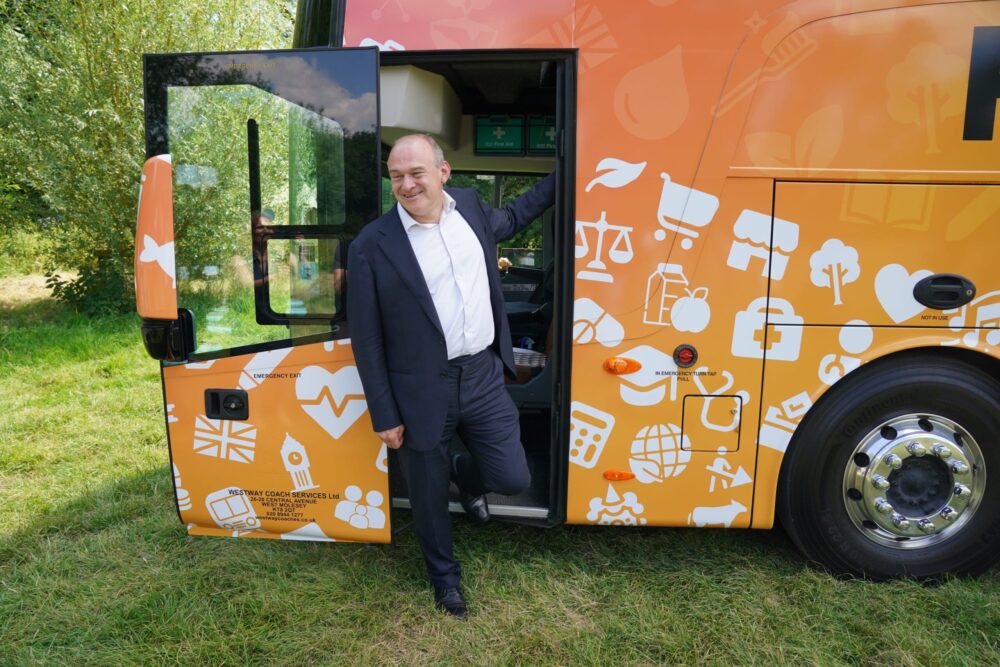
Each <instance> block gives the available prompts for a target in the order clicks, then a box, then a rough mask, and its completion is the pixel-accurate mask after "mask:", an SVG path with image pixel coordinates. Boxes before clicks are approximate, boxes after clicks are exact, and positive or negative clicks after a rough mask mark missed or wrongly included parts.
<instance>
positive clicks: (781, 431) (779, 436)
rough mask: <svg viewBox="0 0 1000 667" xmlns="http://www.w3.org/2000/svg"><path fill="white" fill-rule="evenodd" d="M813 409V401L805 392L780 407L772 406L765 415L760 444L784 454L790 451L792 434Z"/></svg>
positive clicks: (759, 439) (786, 400) (783, 402)
mask: <svg viewBox="0 0 1000 667" xmlns="http://www.w3.org/2000/svg"><path fill="white" fill-rule="evenodd" d="M811 407H812V400H811V399H810V398H809V394H807V393H806V392H804V391H803V392H800V393H798V394H795V395H794V396H792V397H791V398H787V399H785V400H784V401H782V402H781V405H780V406H776V405H772V406H770V407H769V408H768V409H767V412H766V413H765V414H764V423H763V424H761V427H760V435H759V436H758V438H757V439H758V441H759V442H760V444H761V445H762V446H764V447H769V448H770V449H774V450H776V451H779V452H784V451H785V450H786V449H788V443H789V441H791V439H792V433H794V432H795V429H796V428H797V427H798V425H799V422H800V421H802V417H804V416H805V414H806V413H807V412H809V408H811Z"/></svg>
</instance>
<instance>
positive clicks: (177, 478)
mask: <svg viewBox="0 0 1000 667" xmlns="http://www.w3.org/2000/svg"><path fill="white" fill-rule="evenodd" d="M173 468H174V491H175V492H176V493H177V509H179V510H180V511H181V512H186V511H187V510H189V509H191V494H190V493H188V491H187V489H184V488H181V471H180V470H179V469H178V468H177V464H176V463H175V464H173Z"/></svg>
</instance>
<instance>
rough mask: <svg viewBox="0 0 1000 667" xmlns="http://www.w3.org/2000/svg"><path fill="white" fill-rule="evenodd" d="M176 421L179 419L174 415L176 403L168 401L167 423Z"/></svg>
mask: <svg viewBox="0 0 1000 667" xmlns="http://www.w3.org/2000/svg"><path fill="white" fill-rule="evenodd" d="M175 421H177V417H176V415H174V404H173V403H167V423H168V424H173V423H174V422H175Z"/></svg>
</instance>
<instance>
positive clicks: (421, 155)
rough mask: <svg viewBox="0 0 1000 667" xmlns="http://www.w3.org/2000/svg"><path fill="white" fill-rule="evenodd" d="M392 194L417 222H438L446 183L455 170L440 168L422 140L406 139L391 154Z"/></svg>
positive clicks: (432, 153) (445, 167) (443, 163)
mask: <svg viewBox="0 0 1000 667" xmlns="http://www.w3.org/2000/svg"><path fill="white" fill-rule="evenodd" d="M388 166H389V178H390V179H392V194H393V195H395V197H396V201H398V202H399V203H400V204H402V206H403V208H404V209H406V212H407V213H409V214H410V215H411V216H413V219H414V220H416V221H417V222H423V223H436V222H438V220H439V219H440V217H441V207H442V206H443V205H444V184H445V183H446V182H447V181H448V176H450V175H451V167H450V166H449V165H448V163H447V162H444V161H442V163H441V164H440V165H439V164H437V159H436V157H435V155H434V149H433V148H431V145H430V144H429V143H428V142H427V141H425V140H424V139H422V138H420V137H406V138H404V139H402V140H400V141H397V142H396V145H395V146H393V147H392V151H390V152H389V160H388Z"/></svg>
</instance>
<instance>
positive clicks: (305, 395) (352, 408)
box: [295, 366, 368, 440]
mask: <svg viewBox="0 0 1000 667" xmlns="http://www.w3.org/2000/svg"><path fill="white" fill-rule="evenodd" d="M295 397H296V398H297V399H299V402H300V403H301V404H302V409H303V410H305V411H306V414H308V415H309V416H310V417H312V418H313V419H315V420H316V422H317V423H318V424H319V425H320V426H322V427H323V430H325V431H326V432H327V433H329V434H330V435H331V436H333V438H334V439H335V440H336V439H338V438H340V436H342V435H344V433H346V432H347V429H349V428H351V426H353V425H354V423H355V422H356V421H358V419H359V418H360V417H361V415H363V414H364V413H365V411H366V410H367V409H368V404H367V403H366V402H365V394H364V389H363V388H362V387H361V377H360V376H359V375H358V369H357V367H356V366H345V367H344V368H341V369H340V370H339V371H337V372H336V373H330V372H329V371H327V370H326V369H325V368H323V367H322V366H306V367H305V368H303V369H302V374H301V375H300V376H299V377H298V379H297V380H296V381H295Z"/></svg>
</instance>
